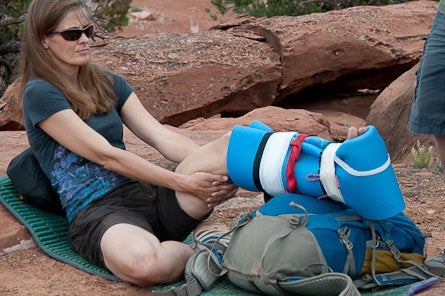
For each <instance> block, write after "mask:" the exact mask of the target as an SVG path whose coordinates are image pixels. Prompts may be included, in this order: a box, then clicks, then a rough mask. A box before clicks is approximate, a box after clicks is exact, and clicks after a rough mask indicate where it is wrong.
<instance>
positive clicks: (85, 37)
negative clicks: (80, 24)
mask: <svg viewBox="0 0 445 296" xmlns="http://www.w3.org/2000/svg"><path fill="white" fill-rule="evenodd" d="M89 41H90V39H89V38H88V37H87V35H85V33H82V36H80V38H79V43H88V42H89Z"/></svg>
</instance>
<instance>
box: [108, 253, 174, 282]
mask: <svg viewBox="0 0 445 296" xmlns="http://www.w3.org/2000/svg"><path fill="white" fill-rule="evenodd" d="M110 269H111V270H112V272H113V273H115V274H116V276H118V277H119V278H121V279H122V280H124V281H127V282H130V283H133V284H136V285H139V286H150V285H156V284H162V283H166V282H170V281H171V275H172V274H171V271H169V270H167V269H166V268H165V264H163V262H162V260H160V258H159V256H158V254H157V252H147V253H146V254H134V253H133V254H127V255H126V258H125V259H124V260H122V261H120V262H119V264H118V266H114V268H110ZM113 269H114V270H113Z"/></svg>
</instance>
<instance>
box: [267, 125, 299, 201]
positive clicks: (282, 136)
mask: <svg viewBox="0 0 445 296" xmlns="http://www.w3.org/2000/svg"><path fill="white" fill-rule="evenodd" d="M296 134H297V133H295V132H280V133H273V134H272V135H271V136H270V138H269V140H268V141H267V143H266V146H265V147H264V151H263V155H262V157H261V162H260V168H259V177H260V182H261V186H262V187H263V190H264V192H266V193H268V194H270V195H272V196H275V195H278V194H281V193H285V192H286V189H285V187H284V184H283V178H282V175H281V173H282V168H283V165H285V164H284V160H285V158H286V155H287V152H288V150H289V146H290V142H291V141H292V139H293V138H294V136H295V135H296Z"/></svg>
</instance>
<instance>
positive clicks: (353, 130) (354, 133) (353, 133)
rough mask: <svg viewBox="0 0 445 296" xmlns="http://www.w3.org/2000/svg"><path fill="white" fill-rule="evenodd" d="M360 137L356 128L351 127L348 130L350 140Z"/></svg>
mask: <svg viewBox="0 0 445 296" xmlns="http://www.w3.org/2000/svg"><path fill="white" fill-rule="evenodd" d="M357 136H358V131H357V128H356V127H353V126H352V127H350V128H349V129H348V139H352V138H355V137H357Z"/></svg>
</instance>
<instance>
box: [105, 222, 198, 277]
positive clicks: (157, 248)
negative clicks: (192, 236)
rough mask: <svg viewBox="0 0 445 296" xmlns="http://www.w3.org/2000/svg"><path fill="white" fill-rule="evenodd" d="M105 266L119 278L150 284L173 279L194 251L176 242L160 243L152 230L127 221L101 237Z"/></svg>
mask: <svg viewBox="0 0 445 296" xmlns="http://www.w3.org/2000/svg"><path fill="white" fill-rule="evenodd" d="M101 250H102V254H103V257H104V261H105V265H106V266H107V268H108V269H110V271H111V272H112V273H113V274H114V275H116V276H117V277H119V278H120V279H122V280H124V281H127V282H130V283H133V284H136V285H140V286H149V285H153V284H162V283H169V282H173V281H176V280H178V279H180V278H182V277H183V275H184V267H185V264H186V262H187V260H188V258H189V257H190V256H191V255H192V254H193V250H192V249H191V248H190V247H189V246H187V245H185V244H183V243H181V242H176V241H165V242H162V243H161V242H159V240H158V239H157V238H156V237H155V236H154V235H153V234H151V233H149V232H147V231H145V230H144V229H142V228H139V227H137V226H134V225H130V224H116V225H114V226H112V227H110V228H109V229H108V230H107V231H106V232H105V233H104V235H103V236H102V240H101Z"/></svg>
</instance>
